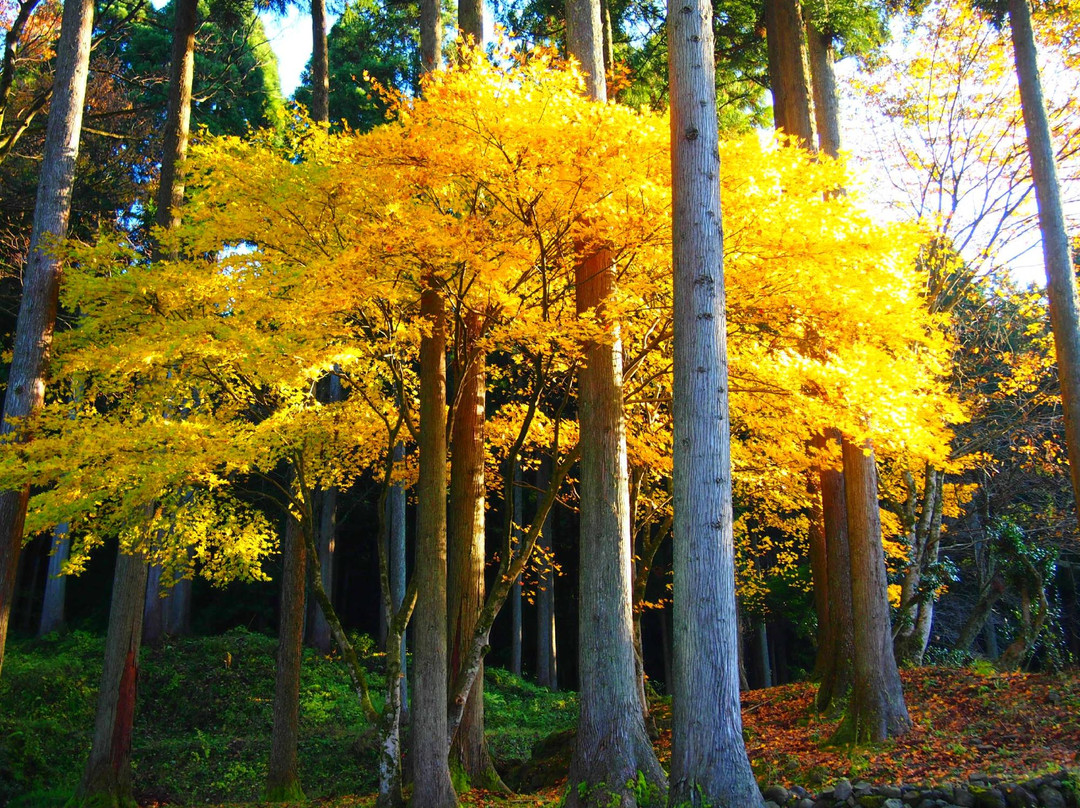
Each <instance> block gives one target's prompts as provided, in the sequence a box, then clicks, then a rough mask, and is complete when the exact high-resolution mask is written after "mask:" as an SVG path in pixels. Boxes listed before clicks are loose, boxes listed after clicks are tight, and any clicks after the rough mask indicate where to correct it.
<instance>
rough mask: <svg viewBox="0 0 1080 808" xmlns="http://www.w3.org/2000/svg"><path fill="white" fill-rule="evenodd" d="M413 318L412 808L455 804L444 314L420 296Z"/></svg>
mask: <svg viewBox="0 0 1080 808" xmlns="http://www.w3.org/2000/svg"><path fill="white" fill-rule="evenodd" d="M420 315H421V317H423V318H424V320H425V321H426V326H427V327H428V328H430V330H431V332H430V334H425V336H424V337H423V338H422V339H421V340H420V440H419V443H420V470H419V471H420V477H419V480H418V482H417V489H416V496H417V523H416V570H415V572H414V573H413V574H414V575H415V577H416V582H417V600H416V620H415V625H414V628H413V666H414V667H413V688H414V690H413V709H412V733H411V738H412V766H413V797H412V803H411V804H412V805H413V806H415V808H444V807H449V806H456V805H457V797H456V796H455V795H454V788H453V786H452V785H451V782H450V769H449V766H448V763H447V757H448V754H449V751H450V746H449V739H448V738H447V720H446V690H447V688H446V672H447V670H448V667H447V654H446V334H445V330H446V312H445V307H444V303H443V298H442V295H441V293H440V292H439V291H438V290H436V289H433V288H427V289H425V290H424V291H423V294H422V296H421V298H420Z"/></svg>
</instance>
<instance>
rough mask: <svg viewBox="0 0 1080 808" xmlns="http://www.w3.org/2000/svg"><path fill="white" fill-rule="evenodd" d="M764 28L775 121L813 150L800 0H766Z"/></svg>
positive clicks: (807, 71)
mask: <svg viewBox="0 0 1080 808" xmlns="http://www.w3.org/2000/svg"><path fill="white" fill-rule="evenodd" d="M765 32H766V39H767V45H768V50H769V87H770V89H771V90H772V97H773V124H774V126H775V127H776V129H777V130H780V131H783V132H784V133H785V134H788V135H791V136H792V137H794V138H796V139H797V142H798V144H799V145H800V146H802V147H803V148H804V149H810V150H813V149H814V122H813V117H812V112H811V110H812V109H813V107H812V105H811V101H810V71H809V70H808V69H807V65H806V43H805V40H804V38H803V37H804V34H803V20H802V9H801V6H800V4H799V0H765Z"/></svg>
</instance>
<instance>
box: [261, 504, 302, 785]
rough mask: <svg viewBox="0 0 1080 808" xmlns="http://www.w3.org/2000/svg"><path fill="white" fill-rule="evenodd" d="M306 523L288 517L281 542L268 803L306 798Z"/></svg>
mask: <svg viewBox="0 0 1080 808" xmlns="http://www.w3.org/2000/svg"><path fill="white" fill-rule="evenodd" d="M302 530H303V528H302V526H301V525H300V522H299V521H298V520H297V519H296V517H295V516H293V515H292V514H288V515H287V516H286V524H285V535H284V538H283V539H282V542H281V556H282V562H283V569H282V573H281V611H280V617H279V620H278V650H277V673H276V676H275V678H274V725H273V731H272V733H271V736H270V767H269V771H268V773H267V776H266V790H265V792H264V798H265V799H266V800H267V801H268V802H289V801H293V800H302V799H304V792H303V789H301V787H300V775H299V771H298V769H297V760H296V747H297V743H298V741H299V737H300V667H301V660H302V656H303V645H304V642H303V640H304V573H305V568H306V565H307V558H306V548H305V547H304V538H303V534H302Z"/></svg>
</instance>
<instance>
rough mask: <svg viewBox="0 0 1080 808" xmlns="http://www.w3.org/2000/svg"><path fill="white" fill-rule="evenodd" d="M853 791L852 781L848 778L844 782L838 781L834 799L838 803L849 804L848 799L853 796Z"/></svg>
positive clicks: (835, 786)
mask: <svg viewBox="0 0 1080 808" xmlns="http://www.w3.org/2000/svg"><path fill="white" fill-rule="evenodd" d="M852 790H853V789H852V788H851V781H850V780H848V779H847V778H846V777H845V778H844V779H842V780H837V781H836V785H834V786H833V799H834V800H836V801H837V802H847V798H848V797H850V796H851V792H852Z"/></svg>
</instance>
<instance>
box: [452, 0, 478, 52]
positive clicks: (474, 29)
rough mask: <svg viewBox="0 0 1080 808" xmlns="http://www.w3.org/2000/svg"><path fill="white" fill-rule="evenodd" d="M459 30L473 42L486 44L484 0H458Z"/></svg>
mask: <svg viewBox="0 0 1080 808" xmlns="http://www.w3.org/2000/svg"><path fill="white" fill-rule="evenodd" d="M458 30H459V31H460V32H461V35H462V36H463V37H465V38H466V39H471V40H472V42H473V44H475V45H478V46H479V47H481V48H482V47H483V46H484V2H483V0H458Z"/></svg>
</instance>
